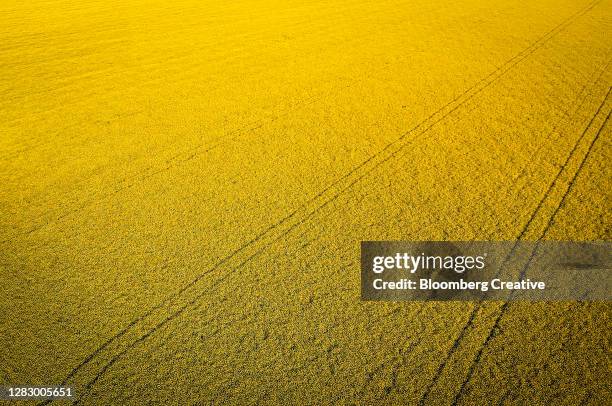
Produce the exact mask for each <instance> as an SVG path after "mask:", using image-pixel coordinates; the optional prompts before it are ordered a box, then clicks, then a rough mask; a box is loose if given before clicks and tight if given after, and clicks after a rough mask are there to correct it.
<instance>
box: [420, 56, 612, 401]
mask: <svg viewBox="0 0 612 406" xmlns="http://www.w3.org/2000/svg"><path fill="white" fill-rule="evenodd" d="M610 62H611V61H610V60H609V61H608V62H607V63H606V64H605V66H604V68H603V70H602V71H601V72H600V74H599V76H598V77H597V79H596V80H595V82H594V83H593V85H592V86H595V85H596V84H597V83H598V82H599V81H600V79H601V77H602V76H603V74H604V73H605V72H606V71H607V68H608V66H609V65H610ZM584 90H586V85H585V87H584V88H583V90H582V92H584ZM582 92H581V93H582ZM609 94H610V92H609V91H608V94H607V95H606V97H605V99H604V101H603V103H602V104H601V105H600V106H599V109H598V110H597V112H596V113H595V115H594V116H593V117H592V118H591V121H590V122H589V123H588V125H587V127H586V129H585V130H584V131H583V132H582V134H581V135H580V137H579V138H578V140H577V141H576V143H575V144H574V146H573V148H572V149H571V150H570V153H569V155H568V156H567V158H566V160H565V162H564V163H563V165H562V166H561V167H560V169H559V171H558V172H557V175H556V176H555V178H554V179H553V181H552V183H551V184H550V185H549V187H548V189H547V190H546V192H545V193H544V195H543V197H542V198H541V199H540V201H539V202H538V205H537V206H536V208H535V210H534V211H533V212H532V214H531V216H530V217H529V219H528V220H527V222H526V223H525V225H524V226H523V228H522V230H521V232H520V233H519V235H518V236H517V241H519V240H522V239H523V238H524V236H525V234H526V232H527V231H528V230H529V227H530V226H531V224H532V223H533V221H534V220H535V219H536V218H537V216H538V214H539V212H540V210H541V209H542V207H543V206H544V203H545V202H546V201H547V200H548V198H549V196H550V195H551V193H552V191H553V190H555V188H556V185H557V183H558V182H559V179H560V178H561V175H562V174H563V172H564V171H565V168H566V167H567V165H568V164H569V162H570V161H571V159H572V158H573V156H574V155H575V153H576V150H577V149H578V146H579V145H580V143H581V142H582V139H583V138H584V136H585V135H586V133H587V131H588V129H589V127H590V126H591V125H592V123H593V120H594V119H595V117H596V116H597V114H598V113H599V111H600V110H601V108H602V107H603V105H604V104H605V101H606V99H607V97H608V95H609ZM579 96H580V95H579ZM588 96H589V93H587V94H586V95H585V97H584V98H583V99H582V101H581V102H580V104H579V105H578V107H577V108H576V109H575V111H574V113H573V115H575V114H576V113H577V112H578V111H579V110H580V108H581V107H582V105H583V104H584V102H585V101H586V100H587V98H588ZM558 127H559V126H558V124H557V125H556V126H555V127H554V128H553V130H552V131H551V132H550V134H549V135H552V134H553V133H554V132H555V131H557V130H558ZM540 238H542V237H540ZM515 246H516V245H515ZM511 254H512V251H511V252H510V254H509V256H510V255H511ZM507 259H508V258H506V260H507ZM504 263H505V262H504ZM482 305H483V302H479V303H478V304H477V305H476V306H475V307H474V309H473V310H472V312H471V314H470V317H469V318H468V320H467V323H466V324H465V326H464V327H463V329H462V330H461V332H460V333H459V335H458V336H457V339H456V340H455V342H454V343H453V345H452V347H451V348H450V350H449V352H448V353H447V355H446V357H445V359H444V361H443V362H442V364H440V366H439V367H438V369H437V370H436V374H435V375H434V378H433V380H432V381H431V382H430V384H429V385H428V386H427V387H426V390H425V392H424V393H423V396H422V397H421V399H420V400H419V405H424V404H425V401H426V399H427V398H428V397H429V393H430V392H431V390H432V389H433V387H434V386H435V384H436V383H437V381H438V380H439V378H440V377H441V376H442V372H443V371H444V368H445V367H446V365H447V363H448V362H449V360H450V358H451V357H452V355H453V354H454V353H455V351H457V349H458V348H459V344H460V342H461V341H462V340H463V338H464V337H465V335H466V333H467V331H468V330H469V328H470V327H471V326H472V324H473V323H474V320H475V319H476V315H477V314H478V311H479V310H480V309H481V307H482Z"/></svg>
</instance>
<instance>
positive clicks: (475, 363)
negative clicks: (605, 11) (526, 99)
mask: <svg viewBox="0 0 612 406" xmlns="http://www.w3.org/2000/svg"><path fill="white" fill-rule="evenodd" d="M611 90H612V88H610V89H609V90H608V93H607V94H606V99H605V100H604V102H603V103H602V104H601V106H600V108H599V109H598V110H597V113H596V114H595V115H594V116H593V118H592V119H591V122H590V123H589V125H588V127H587V128H586V129H585V133H586V131H588V129H589V128H590V127H591V125H592V123H593V121H594V120H595V117H597V116H598V115H599V112H600V111H601V108H602V107H603V105H604V104H605V102H606V101H607V100H608V96H609V95H610V91H611ZM610 115H612V110H610V111H608V114H607V115H606V118H605V120H604V122H603V124H602V125H601V126H600V127H599V129H598V131H597V133H596V134H595V137H594V138H593V140H592V141H591V142H590V144H589V147H588V149H587V152H586V154H585V156H584V158H583V159H582V161H581V162H580V165H579V166H578V169H577V170H576V172H575V173H574V176H573V177H572V179H571V180H570V182H569V184H568V186H567V189H566V190H565V192H564V194H563V197H562V198H561V200H560V202H559V204H558V205H557V206H556V208H555V211H554V212H553V214H552V216H550V218H549V219H548V222H547V224H546V228H545V229H544V231H543V232H542V234H541V235H540V237H539V238H538V241H541V240H542V238H544V236H545V235H546V233H547V232H548V230H549V229H550V227H551V226H552V225H553V224H554V220H555V217H556V216H557V214H558V212H559V210H560V209H561V208H562V207H563V206H564V204H565V200H566V198H567V196H568V195H569V194H570V192H571V191H572V189H573V188H574V185H575V182H576V179H577V178H578V176H579V175H580V173H581V172H582V169H583V168H584V165H585V164H586V162H587V160H588V158H589V156H590V154H591V152H592V150H593V147H594V145H595V143H596V142H597V141H598V140H599V138H600V135H601V133H602V131H603V129H604V128H605V127H606V125H607V124H608V121H609V120H610ZM532 258H533V256H532V257H531V258H530V259H529V261H528V262H527V264H526V265H525V266H524V267H523V269H522V271H521V274H520V277H519V278H520V279H522V278H524V277H525V274H526V272H527V269H528V266H529V264H530V262H531V259H532ZM510 303H511V302H510V301H506V302H504V304H503V305H502V307H501V309H500V313H499V315H498V316H497V318H496V319H495V322H494V324H493V327H491V329H490V330H489V334H488V335H487V337H486V339H485V341H484V342H483V344H482V345H481V347H480V349H479V350H478V353H477V354H476V357H475V358H474V360H473V361H472V364H471V365H470V368H469V370H468V374H467V376H466V378H465V380H464V381H463V383H462V384H461V387H460V389H459V392H457V394H456V395H455V398H454V399H453V402H452V404H453V405H457V404H458V402H459V401H460V400H461V398H462V396H463V395H464V394H465V389H466V387H467V385H468V383H469V382H470V380H471V379H472V376H473V375H474V372H475V370H476V367H477V366H478V365H479V363H480V360H481V358H482V354H483V352H484V350H485V349H486V348H487V347H488V345H489V343H490V342H491V340H492V338H493V336H494V334H495V331H497V330H498V328H499V322H500V321H501V319H502V317H503V316H504V314H505V312H506V311H507V309H508V307H509V306H510Z"/></svg>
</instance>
